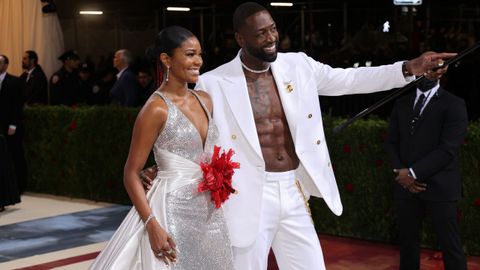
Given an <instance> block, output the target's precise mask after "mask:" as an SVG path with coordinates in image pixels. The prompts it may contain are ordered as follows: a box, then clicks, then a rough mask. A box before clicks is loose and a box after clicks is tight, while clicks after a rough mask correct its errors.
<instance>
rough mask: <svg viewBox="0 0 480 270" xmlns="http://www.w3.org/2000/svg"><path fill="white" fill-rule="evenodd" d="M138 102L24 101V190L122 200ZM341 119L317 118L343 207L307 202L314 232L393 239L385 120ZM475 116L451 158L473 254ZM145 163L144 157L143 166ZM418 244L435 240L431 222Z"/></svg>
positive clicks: (477, 241) (478, 148)
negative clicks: (347, 122) (337, 211)
mask: <svg viewBox="0 0 480 270" xmlns="http://www.w3.org/2000/svg"><path fill="white" fill-rule="evenodd" d="M137 113H138V109H126V108H120V107H78V108H69V107H27V108H26V109H25V115H26V119H25V126H26V138H25V151H26V156H27V161H28V164H29V186H28V188H29V190H30V191H35V192H42V193H49V194H56V195H63V196H70V197H77V198H86V199H90V200H97V201H107V202H114V203H130V200H129V198H128V196H127V193H126V191H125V189H124V187H123V166H124V163H125V160H126V157H127V154H128V147H129V144H130V137H131V131H132V127H133V123H134V121H135V117H136V114H137ZM343 120H344V119H335V118H332V117H328V116H327V117H325V118H324V126H325V132H326V138H327V143H328V145H329V149H330V155H331V158H332V164H333V167H334V170H335V175H336V179H337V182H338V188H339V190H340V194H341V197H342V202H343V207H344V212H343V214H342V216H340V217H337V216H335V215H334V214H332V213H331V212H330V210H329V209H328V208H327V206H326V205H325V203H324V202H323V200H322V199H316V198H312V199H311V201H310V205H311V208H312V214H313V219H314V220H315V224H316V226H317V230H318V231H319V232H321V233H326V234H333V235H339V236H347V237H355V238H361V239H368V240H374V241H382V242H391V243H395V242H397V238H398V236H397V230H396V222H395V215H394V212H393V209H392V192H393V190H392V187H393V173H392V166H391V165H390V164H389V162H388V159H387V157H386V154H385V152H384V147H383V143H384V140H385V136H386V130H387V125H388V124H387V123H386V122H385V121H383V120H379V119H367V120H359V121H357V122H355V123H354V124H353V125H352V126H350V127H348V128H347V129H346V130H345V131H344V132H341V133H340V134H333V133H332V129H333V127H335V126H336V125H337V124H339V123H341V122H342V121H343ZM479 153H480V123H478V122H474V123H471V124H470V125H469V130H468V134H467V138H466V140H465V144H464V145H463V146H462V148H461V151H460V156H459V163H460V165H461V168H462V173H463V178H464V194H465V198H464V199H463V200H461V202H460V206H459V220H460V226H461V232H462V239H463V243H464V245H465V247H466V250H467V252H468V253H469V254H476V255H480V234H479V233H478V228H479V227H480V181H478V174H479V172H480V164H479V156H480V155H479ZM150 164H153V161H152V160H150V161H149V162H148V165H150ZM423 243H424V245H425V246H428V247H434V248H435V247H437V245H436V240H435V237H434V235H433V233H432V230H431V227H429V226H425V229H424V232H423Z"/></svg>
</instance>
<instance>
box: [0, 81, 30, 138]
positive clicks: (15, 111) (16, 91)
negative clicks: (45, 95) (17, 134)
mask: <svg viewBox="0 0 480 270" xmlns="http://www.w3.org/2000/svg"><path fill="white" fill-rule="evenodd" d="M23 87H24V85H23V82H22V80H20V79H19V78H17V77H15V76H12V75H10V74H6V75H5V79H4V80H3V83H2V89H0V133H1V134H4V135H6V134H7V131H8V127H9V126H10V125H14V126H17V131H20V129H21V128H22V123H21V119H22V109H23V91H24V90H23Z"/></svg>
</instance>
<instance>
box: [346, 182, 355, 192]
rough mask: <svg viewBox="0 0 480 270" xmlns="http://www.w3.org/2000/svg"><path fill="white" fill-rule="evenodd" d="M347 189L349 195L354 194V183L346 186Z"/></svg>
mask: <svg viewBox="0 0 480 270" xmlns="http://www.w3.org/2000/svg"><path fill="white" fill-rule="evenodd" d="M345 189H346V190H347V191H348V192H349V193H352V192H353V190H354V186H353V184H352V183H348V184H346V185H345Z"/></svg>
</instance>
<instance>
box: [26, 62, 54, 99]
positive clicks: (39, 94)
mask: <svg viewBox="0 0 480 270" xmlns="http://www.w3.org/2000/svg"><path fill="white" fill-rule="evenodd" d="M27 77H28V72H24V73H23V74H22V75H21V76H20V79H22V81H23V82H24V83H25V103H27V104H29V105H32V104H47V103H48V92H47V91H48V80H47V76H45V73H44V72H43V69H42V67H40V66H39V65H37V66H36V67H35V69H34V70H33V71H32V74H31V75H30V79H29V80H28V82H27Z"/></svg>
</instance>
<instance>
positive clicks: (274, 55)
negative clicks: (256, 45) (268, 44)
mask: <svg viewBox="0 0 480 270" xmlns="http://www.w3.org/2000/svg"><path fill="white" fill-rule="evenodd" d="M263 60H264V61H265V62H275V60H277V52H275V53H272V54H267V55H265V57H264V59H263Z"/></svg>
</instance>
